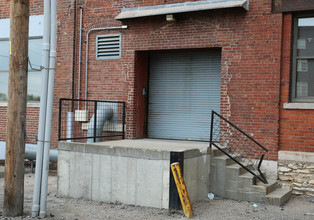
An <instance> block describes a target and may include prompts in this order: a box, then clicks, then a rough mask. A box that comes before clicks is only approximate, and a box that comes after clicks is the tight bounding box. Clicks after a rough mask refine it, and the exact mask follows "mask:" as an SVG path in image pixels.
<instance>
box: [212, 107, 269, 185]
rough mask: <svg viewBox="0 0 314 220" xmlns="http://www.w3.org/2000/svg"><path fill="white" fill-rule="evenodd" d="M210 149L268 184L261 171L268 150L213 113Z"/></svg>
mask: <svg viewBox="0 0 314 220" xmlns="http://www.w3.org/2000/svg"><path fill="white" fill-rule="evenodd" d="M210 132H211V134H210V147H212V145H213V146H215V147H216V148H218V149H219V150H220V151H221V152H223V153H224V154H225V155H227V156H228V157H230V158H231V159H232V160H233V161H234V162H236V163H237V164H239V165H240V166H241V167H243V168H244V169H245V170H247V171H248V172H249V173H251V174H252V175H253V176H255V177H256V178H258V179H259V180H261V181H262V182H263V183H267V180H266V177H265V176H264V175H263V173H262V172H261V170H260V167H261V164H262V162H263V159H264V156H265V153H267V152H268V150H267V149H266V148H265V147H263V146H262V145H261V144H260V143H258V142H257V141H256V140H254V139H253V138H252V137H250V136H249V135H248V134H246V133H245V132H243V131H242V130H241V129H239V128H238V127H237V126H235V125H234V124H233V123H231V122H230V121H228V120H227V119H225V118H224V117H222V116H221V115H219V114H218V113H217V112H215V111H212V116H211V131H210Z"/></svg>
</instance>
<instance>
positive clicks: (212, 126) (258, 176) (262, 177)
mask: <svg viewBox="0 0 314 220" xmlns="http://www.w3.org/2000/svg"><path fill="white" fill-rule="evenodd" d="M215 115H217V116H218V117H219V118H221V119H222V120H224V121H225V122H227V123H228V124H230V125H231V126H232V127H233V128H235V129H236V130H237V131H239V132H240V133H242V134H243V135H244V136H245V137H247V138H248V139H250V140H251V141H252V142H254V143H255V144H256V145H257V146H259V147H260V148H261V149H262V150H264V151H265V152H268V150H267V149H266V148H265V147H264V146H262V145H261V144H260V143H258V142H257V141H256V140H254V139H253V138H252V137H250V136H249V135H248V134H246V133H245V132H244V131H242V130H241V129H240V128H239V127H237V126H236V125H234V124H233V123H232V122H230V121H229V120H227V119H226V118H224V117H223V116H221V115H219V114H218V113H217V112H215V111H212V115H211V126H210V127H211V129H210V148H211V147H212V145H214V146H215V147H216V148H217V149H218V150H220V151H221V152H222V153H224V154H225V155H226V156H228V157H229V158H230V159H232V160H233V161H234V162H235V163H237V164H238V165H240V166H241V167H243V168H244V169H245V170H246V171H248V172H249V173H251V174H252V175H253V176H254V177H256V178H258V179H259V180H260V181H262V182H263V183H265V184H266V183H268V182H267V179H266V177H265V176H264V175H263V173H262V171H261V170H260V166H261V164H262V162H263V159H264V156H265V154H262V155H261V157H260V159H259V163H258V166H257V171H258V173H259V175H257V174H256V173H254V172H253V171H251V170H250V169H249V168H248V167H247V166H245V165H243V164H242V163H241V162H240V161H238V160H237V159H236V158H235V157H233V156H232V155H230V154H229V153H228V152H226V151H225V150H223V149H222V148H221V147H219V146H218V145H217V144H215V143H214V142H213V129H214V116H215Z"/></svg>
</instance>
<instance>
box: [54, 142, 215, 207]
mask: <svg viewBox="0 0 314 220" xmlns="http://www.w3.org/2000/svg"><path fill="white" fill-rule="evenodd" d="M208 149H209V148H208V142H186V141H169V140H167V141H165V140H154V139H140V140H121V141H107V142H99V143H90V144H83V143H73V142H72V143H71V142H60V143H59V158H58V195H59V196H64V197H72V198H85V199H90V200H96V201H104V202H121V203H124V204H132V205H140V206H150V207H156V208H168V207H169V182H170V181H169V177H170V152H184V180H185V183H186V186H187V190H188V192H189V195H190V198H191V201H192V202H193V201H197V200H202V199H204V198H206V196H207V193H208V186H209V184H208V183H209V182H208V181H209V179H208V178H209V169H210V161H209V160H210V154H209V153H208Z"/></svg>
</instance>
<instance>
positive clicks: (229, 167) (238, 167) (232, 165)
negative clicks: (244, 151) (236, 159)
mask: <svg viewBox="0 0 314 220" xmlns="http://www.w3.org/2000/svg"><path fill="white" fill-rule="evenodd" d="M243 165H244V164H243ZM244 166H245V167H246V168H248V169H250V168H252V166H253V165H252V164H247V165H244ZM227 169H233V170H238V174H239V175H241V174H244V173H246V172H248V171H247V170H246V169H244V168H243V167H242V166H240V165H239V164H237V163H233V164H230V165H228V166H227Z"/></svg>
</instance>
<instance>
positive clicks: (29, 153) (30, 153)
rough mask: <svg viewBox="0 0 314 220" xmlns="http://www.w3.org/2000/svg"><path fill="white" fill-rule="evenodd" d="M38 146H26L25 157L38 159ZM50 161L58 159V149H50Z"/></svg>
mask: <svg viewBox="0 0 314 220" xmlns="http://www.w3.org/2000/svg"><path fill="white" fill-rule="evenodd" d="M36 154H37V147H26V148H25V159H28V160H36ZM49 161H51V162H57V161H58V150H50V155H49Z"/></svg>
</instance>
